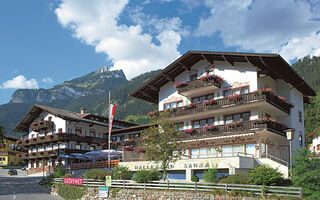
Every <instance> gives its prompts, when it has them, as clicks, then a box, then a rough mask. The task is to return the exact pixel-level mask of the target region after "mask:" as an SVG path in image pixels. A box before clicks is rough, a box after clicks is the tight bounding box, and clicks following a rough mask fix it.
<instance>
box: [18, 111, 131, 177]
mask: <svg viewBox="0 0 320 200" xmlns="http://www.w3.org/2000/svg"><path fill="white" fill-rule="evenodd" d="M133 125H135V124H132V123H129V122H124V121H120V120H116V119H115V120H114V121H113V129H121V128H126V127H129V126H133ZM108 127H109V125H108V118H107V117H104V116H99V115H95V114H90V113H86V112H85V110H84V109H81V112H80V113H75V112H71V111H68V110H61V109H56V108H51V107H47V106H42V105H34V106H33V107H32V108H31V109H30V111H29V112H28V113H27V114H26V115H25V116H24V117H23V118H22V119H21V121H20V122H19V123H18V124H17V126H16V127H15V128H14V131H15V132H22V133H23V134H22V136H21V138H20V140H18V141H17V143H18V144H19V146H21V147H23V148H25V149H26V150H27V152H26V153H22V154H20V155H19V156H20V157H21V158H22V159H24V160H26V161H27V162H28V174H34V173H39V172H42V171H50V170H51V171H52V170H53V169H54V166H56V165H70V164H72V163H77V162H80V161H79V160H77V159H75V158H74V157H73V156H70V155H71V154H72V155H74V154H84V153H86V152H89V151H97V150H102V149H105V148H107V144H108V143H107V137H106V135H105V134H103V133H104V132H106V131H107V130H108Z"/></svg>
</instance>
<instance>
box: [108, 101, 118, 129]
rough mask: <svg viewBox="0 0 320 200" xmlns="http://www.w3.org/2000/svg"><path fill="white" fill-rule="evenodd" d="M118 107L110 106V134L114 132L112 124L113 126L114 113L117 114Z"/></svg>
mask: <svg viewBox="0 0 320 200" xmlns="http://www.w3.org/2000/svg"><path fill="white" fill-rule="evenodd" d="M116 109H117V106H116V105H113V104H110V105H109V134H110V133H111V131H112V124H113V117H114V113H115V112H116Z"/></svg>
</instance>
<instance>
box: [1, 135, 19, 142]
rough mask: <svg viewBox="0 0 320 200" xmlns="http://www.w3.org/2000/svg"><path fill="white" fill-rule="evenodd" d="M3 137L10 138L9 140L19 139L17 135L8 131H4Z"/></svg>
mask: <svg viewBox="0 0 320 200" xmlns="http://www.w3.org/2000/svg"><path fill="white" fill-rule="evenodd" d="M4 137H5V138H7V139H10V140H14V141H16V140H18V139H19V138H18V136H15V135H12V134H10V133H5V134H4Z"/></svg>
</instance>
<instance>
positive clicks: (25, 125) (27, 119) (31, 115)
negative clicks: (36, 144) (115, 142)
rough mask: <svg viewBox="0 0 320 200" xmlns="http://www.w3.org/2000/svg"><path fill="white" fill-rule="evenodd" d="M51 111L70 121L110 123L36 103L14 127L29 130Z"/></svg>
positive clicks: (23, 130)
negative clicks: (35, 121)
mask: <svg viewBox="0 0 320 200" xmlns="http://www.w3.org/2000/svg"><path fill="white" fill-rule="evenodd" d="M43 111H46V112H49V113H51V114H53V115H55V116H57V117H60V118H62V119H65V120H70V121H77V122H87V123H91V124H96V125H100V126H106V127H108V124H106V123H103V122H99V121H95V120H91V119H86V118H84V116H87V115H81V114H79V113H74V112H71V111H68V110H62V109H58V108H51V107H47V106H42V105H37V104H35V105H34V106H33V107H32V108H31V109H30V110H29V112H28V113H27V114H26V115H25V116H24V117H23V118H22V119H21V120H20V122H19V123H18V124H17V125H16V127H15V128H14V129H13V131H15V132H28V131H29V126H30V124H31V123H32V122H33V121H34V120H35V119H36V118H37V117H38V116H39V115H40V114H41V113H42V112H43ZM114 127H115V128H123V127H122V126H118V125H114Z"/></svg>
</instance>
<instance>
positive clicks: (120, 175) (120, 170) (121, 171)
mask: <svg viewBox="0 0 320 200" xmlns="http://www.w3.org/2000/svg"><path fill="white" fill-rule="evenodd" d="M131 177H132V172H131V171H129V169H128V168H127V167H123V166H116V167H114V168H113V172H112V178H113V179H118V180H130V179H131Z"/></svg>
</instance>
